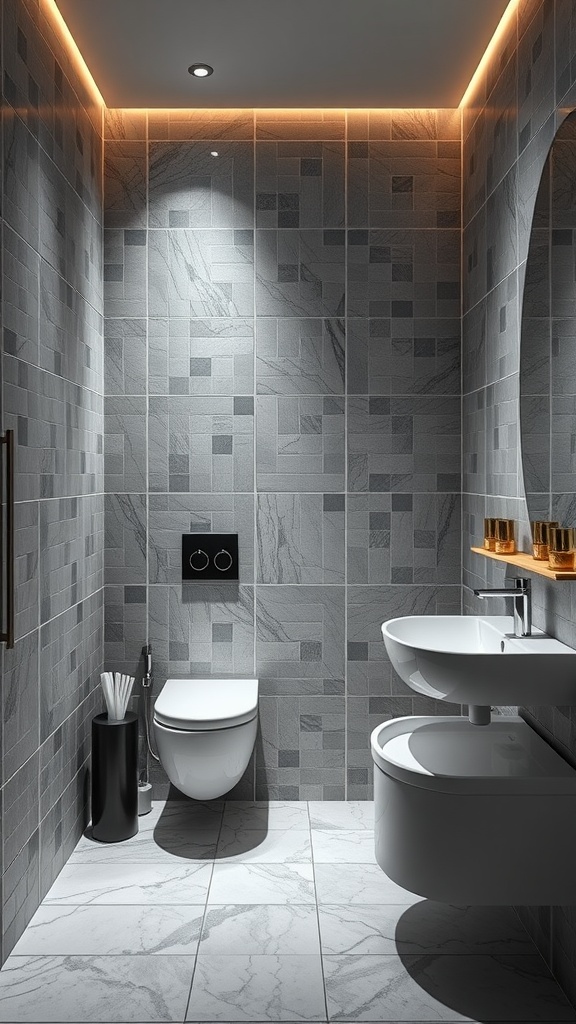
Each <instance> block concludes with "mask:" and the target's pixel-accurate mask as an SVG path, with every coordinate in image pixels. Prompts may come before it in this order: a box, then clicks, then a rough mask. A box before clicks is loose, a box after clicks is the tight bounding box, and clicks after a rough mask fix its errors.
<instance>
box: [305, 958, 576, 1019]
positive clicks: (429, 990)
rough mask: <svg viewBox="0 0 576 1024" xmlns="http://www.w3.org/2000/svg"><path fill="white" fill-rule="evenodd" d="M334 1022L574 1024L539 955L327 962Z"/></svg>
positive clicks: (329, 996) (330, 959)
mask: <svg viewBox="0 0 576 1024" xmlns="http://www.w3.org/2000/svg"><path fill="white" fill-rule="evenodd" d="M323 963H324V976H325V980H326V998H327V1002H328V1014H329V1018H330V1020H332V1021H350V1020H353V1021H357V1020H365V1021H381V1022H383V1021H394V1022H398V1021H415V1020H417V1021H522V1022H526V1021H561V1020H567V1021H573V1020H574V1019H575V1013H574V1010H573V1009H572V1007H571V1006H570V1005H569V1003H568V1000H567V999H566V997H565V996H564V994H563V992H562V990H561V989H560V987H559V985H557V983H556V982H555V981H554V979H553V978H552V975H551V974H550V973H549V971H548V969H547V967H546V965H545V964H544V961H543V960H542V959H541V958H540V957H538V956H444V955H443V956H429V955H426V956H403V957H398V956H378V955H375V956H345V955H344V956H325V957H324V958H323Z"/></svg>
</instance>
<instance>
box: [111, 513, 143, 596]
mask: <svg viewBox="0 0 576 1024" xmlns="http://www.w3.org/2000/svg"><path fill="white" fill-rule="evenodd" d="M147 511H148V499H147V496H146V495H145V494H107V495H106V496H105V537H104V557H105V582H106V583H118V584H120V583H122V584H145V583H146V560H147V550H146V544H147V526H146V517H147Z"/></svg>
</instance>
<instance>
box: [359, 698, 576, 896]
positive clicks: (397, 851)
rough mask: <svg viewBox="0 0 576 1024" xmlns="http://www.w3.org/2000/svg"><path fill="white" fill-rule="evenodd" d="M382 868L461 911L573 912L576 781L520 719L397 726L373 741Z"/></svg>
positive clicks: (412, 721)
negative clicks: (562, 908)
mask: <svg viewBox="0 0 576 1024" xmlns="http://www.w3.org/2000/svg"><path fill="white" fill-rule="evenodd" d="M371 746H372V758H373V760H374V765H375V767H374V805H375V806H374V810H375V842H376V860H377V861H378V863H379V865H380V867H381V868H382V869H383V871H385V872H386V874H387V875H388V876H389V877H390V878H392V879H393V881H395V882H396V883H397V884H398V885H401V886H402V887H403V888H404V889H408V890H409V891H410V892H415V893H418V895H420V896H425V897H427V898H428V899H432V900H438V901H439V902H442V903H452V904H456V905H474V904H479V905H489V904H525V905H526V904H527V905H531V906H536V905H541V906H542V905H544V906H548V905H553V904H558V903H566V904H572V903H576V877H575V872H574V863H575V860H576V771H575V770H574V769H573V768H572V767H571V766H570V765H569V764H568V763H567V762H566V761H564V759H563V758H562V757H560V755H559V754H557V753H556V751H555V750H553V749H552V747H550V746H549V744H548V743H546V742H545V740H543V739H542V738H541V737H540V736H539V735H538V734H537V733H536V732H535V731H534V730H533V729H531V728H530V726H529V725H528V724H527V723H526V722H524V721H523V720H522V719H521V718H518V717H515V716H514V717H512V716H510V717H508V716H507V717H504V716H502V717H499V718H495V719H494V720H493V721H492V722H491V724H490V725H486V726H481V727H480V726H474V725H471V724H470V722H469V721H468V719H467V718H456V717H450V718H447V717H442V718H441V717H438V718H416V717H410V718H396V719H392V721H390V722H386V723H384V724H383V725H380V726H378V727H377V728H376V729H375V730H374V732H373V733H372V737H371Z"/></svg>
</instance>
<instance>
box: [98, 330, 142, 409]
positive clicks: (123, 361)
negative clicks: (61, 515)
mask: <svg viewBox="0 0 576 1024" xmlns="http://www.w3.org/2000/svg"><path fill="white" fill-rule="evenodd" d="M146 359H147V325H146V321H145V320H138V319H132V318H130V319H122V318H115V319H112V318H107V319H106V321H105V326H104V384H105V391H106V394H107V395H145V394H146V392H147V390H148V389H147V383H146V378H147V365H146Z"/></svg>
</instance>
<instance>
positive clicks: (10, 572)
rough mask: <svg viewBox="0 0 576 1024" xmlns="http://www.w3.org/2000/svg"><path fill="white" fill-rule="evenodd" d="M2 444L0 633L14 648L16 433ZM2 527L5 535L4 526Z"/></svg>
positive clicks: (5, 437) (9, 433) (7, 435)
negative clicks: (1, 602) (1, 626)
mask: <svg viewBox="0 0 576 1024" xmlns="http://www.w3.org/2000/svg"><path fill="white" fill-rule="evenodd" d="M0 444H2V445H5V446H6V562H4V559H2V564H3V565H4V564H5V566H6V569H5V571H4V570H3V571H2V577H5V580H6V591H5V593H6V630H5V631H4V632H2V633H0V642H1V643H5V644H6V647H14V431H13V430H7V431H6V433H5V434H3V435H2V436H1V437H0ZM3 507H4V504H3V503H2V509H3ZM0 525H1V526H2V534H3V533H4V524H3V523H2V524H0ZM2 583H3V584H4V578H3V579H2Z"/></svg>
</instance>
